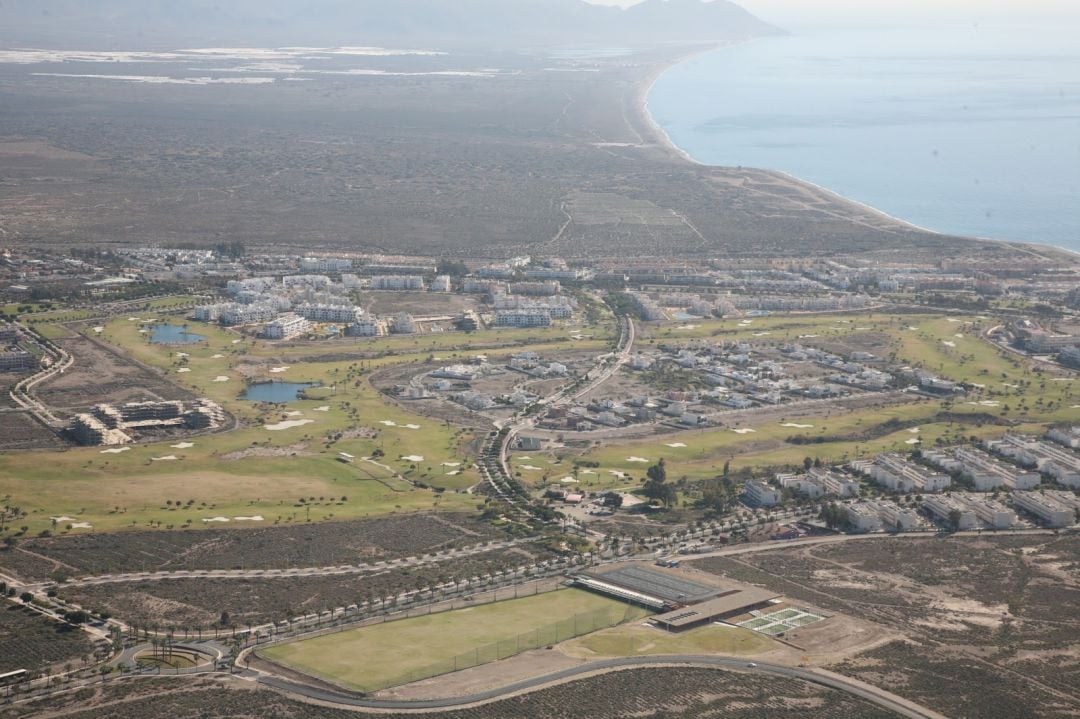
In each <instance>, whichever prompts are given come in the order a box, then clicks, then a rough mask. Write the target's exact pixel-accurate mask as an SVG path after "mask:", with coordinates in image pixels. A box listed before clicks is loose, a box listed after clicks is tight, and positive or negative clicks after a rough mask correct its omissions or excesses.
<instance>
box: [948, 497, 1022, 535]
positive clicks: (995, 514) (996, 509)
mask: <svg viewBox="0 0 1080 719" xmlns="http://www.w3.org/2000/svg"><path fill="white" fill-rule="evenodd" d="M953 499H955V500H956V501H957V502H959V503H960V504H962V505H964V506H965V507H967V508H968V509H970V510H971V511H972V512H974V513H975V516H976V517H978V518H979V519H980V520H982V521H983V522H985V523H986V524H988V525H989V526H990V527H992V528H994V529H1009V528H1010V527H1012V526H1013V525H1014V524H1016V512H1014V511H1013V510H1011V509H1009V508H1008V507H1006V506H1005V505H1003V504H1001V503H999V502H995V501H993V500H989V499H985V498H983V497H973V496H970V495H966V494H957V495H953Z"/></svg>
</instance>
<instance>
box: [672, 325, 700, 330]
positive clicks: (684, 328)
mask: <svg viewBox="0 0 1080 719" xmlns="http://www.w3.org/2000/svg"><path fill="white" fill-rule="evenodd" d="M697 328H698V326H697V325H679V326H678V327H676V328H675V329H677V330H696V329H697Z"/></svg>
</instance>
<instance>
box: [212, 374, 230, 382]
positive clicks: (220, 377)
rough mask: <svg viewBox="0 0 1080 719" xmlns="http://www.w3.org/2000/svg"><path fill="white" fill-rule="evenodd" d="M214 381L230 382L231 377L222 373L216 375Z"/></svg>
mask: <svg viewBox="0 0 1080 719" xmlns="http://www.w3.org/2000/svg"><path fill="white" fill-rule="evenodd" d="M214 381H215V382H228V381H229V378H228V377H226V376H225V375H223V374H222V375H218V376H217V377H215V378H214Z"/></svg>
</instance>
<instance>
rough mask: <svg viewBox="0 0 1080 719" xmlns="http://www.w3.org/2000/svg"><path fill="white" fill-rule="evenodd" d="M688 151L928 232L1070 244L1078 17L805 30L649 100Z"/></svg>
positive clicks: (1075, 176) (1078, 187)
mask: <svg viewBox="0 0 1080 719" xmlns="http://www.w3.org/2000/svg"><path fill="white" fill-rule="evenodd" d="M648 106H649V111H650V113H651V114H652V116H653V118H654V120H655V121H656V122H657V124H659V125H660V126H661V127H662V128H663V129H664V130H665V131H666V132H667V134H668V136H669V137H670V138H671V140H672V141H673V142H674V143H675V144H676V145H677V146H679V147H680V148H681V149H683V150H684V151H686V153H687V154H689V155H690V156H691V157H693V158H694V159H695V160H697V161H699V162H702V163H705V164H710V165H725V166H746V167H759V168H768V169H772V170H781V171H784V172H787V173H789V174H792V175H795V176H797V177H800V178H802V179H805V180H809V181H811V182H814V183H816V184H819V185H822V186H824V187H827V188H829V189H830V190H833V191H835V192H838V193H840V194H842V195H845V196H847V197H850V198H851V199H854V200H858V201H860V202H863V203H866V204H868V205H871V206H873V207H875V208H877V209H879V210H881V211H883V212H885V213H887V214H889V215H893V216H895V217H898V218H901V219H903V220H906V221H908V222H910V223H912V224H915V225H918V226H921V227H925V228H928V229H932V230H935V231H938V232H944V233H949V234H959V235H966V236H974V237H985V238H991V239H999V240H1013V241H1020V242H1033V243H1038V244H1046V245H1054V246H1057V247H1063V248H1067V249H1071V250H1074V251H1080V27H1076V26H1073V27H1061V26H1047V27H1027V28H1018V27H1015V26H1001V27H993V26H977V25H963V26H960V25H958V26H954V27H941V26H937V27H933V28H917V27H913V28H906V29H891V30H888V31H885V30H882V29H866V28H849V29H843V30H821V29H814V30H807V31H802V32H795V33H793V34H791V35H789V36H782V37H769V38H764V39H759V40H754V41H751V42H747V43H744V44H741V45H735V46H731V47H727V48H724V49H721V50H717V51H714V52H710V53H708V54H704V55H699V56H696V57H694V58H692V59H690V60H687V61H685V62H683V63H681V64H679V65H676V66H675V67H673V68H672V69H670V70H668V71H667V72H666V73H664V75H662V76H661V77H660V79H659V80H658V81H657V82H656V84H655V85H654V86H653V88H652V90H651V92H650V95H649V98H648Z"/></svg>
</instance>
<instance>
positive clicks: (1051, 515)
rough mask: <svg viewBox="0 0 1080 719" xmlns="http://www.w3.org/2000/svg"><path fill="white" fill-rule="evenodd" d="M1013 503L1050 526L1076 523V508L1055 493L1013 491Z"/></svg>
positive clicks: (1058, 526)
mask: <svg viewBox="0 0 1080 719" xmlns="http://www.w3.org/2000/svg"><path fill="white" fill-rule="evenodd" d="M1012 503H1013V506H1014V507H1019V508H1020V509H1023V510H1025V511H1027V512H1030V513H1031V514H1034V515H1035V516H1036V517H1038V518H1039V519H1041V520H1042V521H1043V522H1045V523H1046V525H1047V526H1048V527H1054V528H1060V527H1071V526H1072V525H1073V524H1075V523H1076V510H1074V509H1073V508H1072V507H1070V506H1069V505H1067V504H1065V503H1064V502H1062V501H1060V500H1059V499H1058V498H1057V497H1055V496H1053V495H1043V494H1039V493H1038V492H1013V493H1012Z"/></svg>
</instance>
